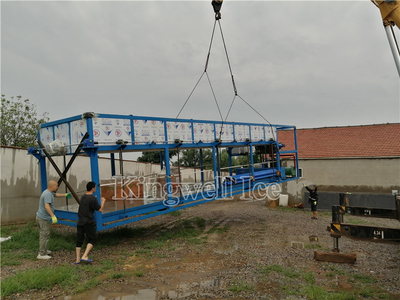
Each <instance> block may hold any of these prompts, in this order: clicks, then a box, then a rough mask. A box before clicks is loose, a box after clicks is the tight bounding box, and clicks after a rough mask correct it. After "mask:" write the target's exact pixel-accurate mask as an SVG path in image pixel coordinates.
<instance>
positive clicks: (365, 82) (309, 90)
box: [1, 0, 400, 128]
mask: <svg viewBox="0 0 400 300" xmlns="http://www.w3.org/2000/svg"><path fill="white" fill-rule="evenodd" d="M221 13H222V19H221V20H220V24H221V26H222V31H223V34H224V38H225V42H226V46H227V50H228V55H229V59H230V63H231V68H232V72H233V75H234V79H235V82H236V87H237V92H238V95H239V96H240V97H241V98H243V99H244V100H245V101H246V102H248V103H249V104H250V105H251V106H252V107H253V108H254V109H256V110H257V112H258V113H260V114H261V115H262V116H263V117H264V118H265V119H267V120H268V121H269V122H271V123H272V124H286V125H296V126H297V127H298V128H315V127H325V126H346V125H367V124H381V123H387V122H390V123H397V122H400V108H399V102H400V101H399V98H400V97H399V92H400V88H399V76H398V74H397V70H396V67H395V64H394V60H393V57H392V54H391V52H390V48H389V44H388V41H387V37H386V34H385V31H384V28H383V25H382V20H381V17H380V13H379V10H378V9H377V8H376V7H375V6H374V5H373V4H372V3H371V2H370V1H368V0H365V1H340V2H339V1H290V2H289V1H253V2H248V1H234V0H225V1H224V2H223V5H222V9H221ZM214 21H215V18H214V12H213V9H212V6H211V0H207V1H158V2H155V1H124V2H103V1H73V2H72V1H49V2H36V1H32V2H30V1H28V2H19V1H9V2H8V1H1V92H2V94H5V95H6V97H10V96H17V95H21V96H22V97H23V98H24V99H25V98H29V99H30V101H31V102H32V103H34V104H36V105H37V110H38V112H39V113H42V112H48V113H49V117H50V119H51V120H58V119H62V118H67V117H71V116H75V115H80V114H82V113H83V112H87V111H94V112H97V113H112V114H122V115H130V114H132V115H138V116H152V117H170V118H175V117H176V116H177V115H178V113H179V111H180V109H181V108H182V106H183V104H184V102H185V101H186V99H187V98H188V96H189V94H190V92H191V91H192V89H193V88H194V86H195V84H196V82H197V81H198V80H199V78H200V76H201V75H202V74H203V72H204V66H205V62H206V57H207V53H208V48H209V45H210V39H211V33H212V28H213V25H214ZM216 29H217V30H216V32H215V36H214V40H213V44H212V49H211V55H210V61H209V65H208V69H207V74H208V76H209V78H210V82H211V84H212V87H213V89H214V92H215V95H216V99H217V101H218V104H219V107H220V110H221V114H222V117H223V119H225V118H226V116H227V113H228V109H229V107H230V105H231V103H232V100H233V99H234V91H233V87H232V81H231V77H230V73H229V68H228V64H227V60H226V56H225V52H224V48H223V44H222V39H221V34H220V31H219V27H218V25H217V28H216ZM395 30H396V33H397V36H398V37H399V34H398V33H399V30H398V29H397V28H396V29H395ZM180 117H181V118H187V119H204V120H220V119H221V117H220V114H219V112H218V108H217V105H216V103H215V100H214V98H213V94H212V92H211V89H210V85H209V82H208V79H207V77H206V76H203V78H202V80H201V81H200V83H199V85H198V86H197V88H196V89H195V91H194V93H193V95H192V97H191V98H190V99H189V101H188V103H187V105H186V106H185V108H184V109H183V111H182V113H181V114H180ZM228 121H238V122H257V123H265V121H264V120H263V119H262V118H261V117H260V116H259V115H258V114H257V113H255V112H254V111H253V110H252V109H251V108H250V107H249V106H247V105H246V104H245V103H244V102H243V101H242V100H241V99H240V98H238V97H236V98H235V101H234V104H233V107H232V110H231V112H230V114H229V116H228Z"/></svg>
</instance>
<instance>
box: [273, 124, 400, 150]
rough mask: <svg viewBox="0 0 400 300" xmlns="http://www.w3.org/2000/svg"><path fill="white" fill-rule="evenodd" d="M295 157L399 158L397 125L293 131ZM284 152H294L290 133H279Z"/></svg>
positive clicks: (399, 126) (399, 139)
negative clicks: (296, 151)
mask: <svg viewBox="0 0 400 300" xmlns="http://www.w3.org/2000/svg"><path fill="white" fill-rule="evenodd" d="M296 132H297V150H298V155H299V158H324V157H379V156H381V157H382V156H400V123H394V124H393V123H392V124H389V123H388V124H379V125H360V126H346V127H324V128H312V129H297V131H296ZM278 140H279V142H280V143H283V144H285V145H286V146H285V148H284V150H293V149H294V139H293V131H279V133H278Z"/></svg>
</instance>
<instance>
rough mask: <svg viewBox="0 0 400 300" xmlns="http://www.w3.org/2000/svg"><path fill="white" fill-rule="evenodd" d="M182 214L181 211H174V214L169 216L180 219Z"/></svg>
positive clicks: (171, 213)
mask: <svg viewBox="0 0 400 300" xmlns="http://www.w3.org/2000/svg"><path fill="white" fill-rule="evenodd" d="M181 214H182V212H180V211H179V210H176V211H172V212H170V213H169V215H170V216H173V217H180V216H181Z"/></svg>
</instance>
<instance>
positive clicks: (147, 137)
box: [29, 113, 299, 231]
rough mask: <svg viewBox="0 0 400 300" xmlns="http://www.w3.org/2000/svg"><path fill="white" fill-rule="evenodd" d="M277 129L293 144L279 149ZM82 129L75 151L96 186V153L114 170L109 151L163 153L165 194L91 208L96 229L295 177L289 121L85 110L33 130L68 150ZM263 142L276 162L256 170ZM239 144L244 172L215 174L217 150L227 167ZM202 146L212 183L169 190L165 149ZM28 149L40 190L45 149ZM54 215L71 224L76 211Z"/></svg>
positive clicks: (218, 171)
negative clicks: (289, 160) (224, 153)
mask: <svg viewBox="0 0 400 300" xmlns="http://www.w3.org/2000/svg"><path fill="white" fill-rule="evenodd" d="M281 130H293V139H294V145H295V149H292V150H288V151H283V150H282V148H283V147H284V145H282V144H280V143H279V142H278V136H279V131H281ZM86 132H87V133H88V134H89V138H88V139H86V140H84V142H83V147H82V148H81V150H80V153H81V154H83V153H85V154H86V155H87V156H88V157H89V158H90V169H91V180H92V181H94V182H95V183H96V184H97V185H98V186H100V173H99V163H98V154H102V153H110V156H111V164H112V165H111V169H112V173H113V175H115V165H114V163H115V162H114V153H118V152H135V151H160V153H162V152H163V153H164V155H163V157H162V158H163V165H165V172H166V187H167V197H166V199H164V200H160V201H156V202H154V203H150V204H145V205H141V206H136V207H130V208H127V209H124V210H118V211H114V212H107V213H99V212H95V221H96V224H97V225H96V226H97V231H101V230H105V229H109V228H113V227H117V226H120V225H125V224H129V223H131V222H135V221H139V220H142V219H146V218H150V217H154V216H158V215H161V214H165V213H170V212H173V211H176V210H180V209H183V208H187V207H190V206H194V205H198V204H202V203H205V202H209V201H212V200H216V199H223V198H226V197H229V196H231V195H235V194H239V193H243V192H247V191H251V190H257V189H262V188H265V187H266V185H267V184H280V183H283V182H287V181H290V180H295V179H298V177H299V171H298V157H297V156H298V155H297V138H296V127H295V126H292V125H272V124H257V123H239V122H221V121H205V120H192V119H190V120H189V119H176V118H155V117H143V116H132V115H129V116H124V115H113V114H94V113H85V114H83V115H79V116H74V117H71V118H66V119H62V120H58V121H54V122H49V123H46V124H42V125H41V129H40V130H39V132H38V139H39V140H40V141H41V142H42V143H43V144H44V145H49V144H51V143H52V142H54V141H56V140H59V141H61V142H62V143H63V145H67V146H65V149H66V154H67V155H70V154H73V153H74V151H75V150H76V149H77V147H78V144H79V143H80V142H81V139H82V137H83V136H84V135H85V134H86ZM262 146H264V147H269V149H274V150H273V151H274V153H273V157H274V158H275V163H274V165H273V166H272V167H271V166H265V167H263V168H261V169H259V168H258V169H256V168H255V164H254V161H253V154H254V153H253V151H254V150H253V149H254V148H256V147H262ZM238 147H247V149H248V151H249V154H250V155H249V158H250V159H249V160H250V164H249V168H248V171H247V173H246V174H236V175H234V174H233V173H232V168H229V176H225V177H222V176H220V175H221V169H220V167H219V155H220V152H219V150H220V149H222V148H227V149H228V153H229V163H230V167H231V166H232V165H231V157H232V156H235V155H237V154H235V153H234V151H232V150H233V149H234V148H238ZM205 148H206V149H207V148H208V149H211V150H212V157H213V174H214V182H213V184H212V185H211V188H210V186H208V187H209V188H208V189H206V190H204V189H201V190H198V191H196V192H194V193H192V194H189V195H185V196H182V195H180V196H176V195H174V194H173V193H172V183H171V168H170V158H169V152H170V150H173V149H182V150H185V149H200V161H201V160H202V154H201V153H202V149H205ZM29 154H32V155H34V156H35V157H36V158H37V159H38V160H39V163H40V172H41V187H42V190H45V189H46V188H47V186H46V184H47V171H46V156H45V155H44V151H43V149H30V150H29ZM288 155H290V156H292V157H293V159H294V165H295V168H294V170H293V172H292V173H291V174H290V175H289V176H287V175H286V174H287V170H286V172H285V167H282V159H283V157H284V156H288ZM281 156H282V158H281ZM201 164H202V163H201ZM296 166H297V167H296ZM286 169H287V168H286ZM242 171H243V170H242ZM238 172H239V170H238ZM202 183H204V178H202ZM94 195H95V196H96V197H97V199H100V189H96V192H95V194H94ZM55 214H56V215H57V218H58V220H59V221H58V223H60V224H64V225H68V226H76V222H77V220H78V215H77V212H72V211H65V210H58V209H57V210H56V211H55Z"/></svg>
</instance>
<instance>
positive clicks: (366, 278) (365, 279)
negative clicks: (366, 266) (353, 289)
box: [353, 274, 377, 283]
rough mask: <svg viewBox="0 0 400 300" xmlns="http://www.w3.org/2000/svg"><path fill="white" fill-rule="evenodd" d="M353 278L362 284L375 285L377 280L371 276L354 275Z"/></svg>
mask: <svg viewBox="0 0 400 300" xmlns="http://www.w3.org/2000/svg"><path fill="white" fill-rule="evenodd" d="M353 278H354V279H355V280H357V281H359V282H362V283H375V282H376V281H377V280H376V279H375V278H373V277H372V276H369V275H361V274H353Z"/></svg>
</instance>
